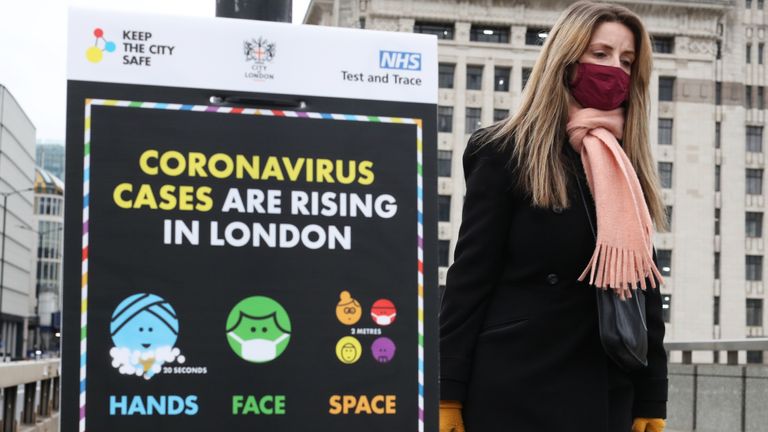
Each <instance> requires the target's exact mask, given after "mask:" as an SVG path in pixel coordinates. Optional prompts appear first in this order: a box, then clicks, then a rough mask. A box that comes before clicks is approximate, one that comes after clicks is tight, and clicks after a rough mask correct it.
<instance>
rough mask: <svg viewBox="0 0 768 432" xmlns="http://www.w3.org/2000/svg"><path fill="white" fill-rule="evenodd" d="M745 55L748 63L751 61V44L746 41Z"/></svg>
mask: <svg viewBox="0 0 768 432" xmlns="http://www.w3.org/2000/svg"><path fill="white" fill-rule="evenodd" d="M746 56H747V57H746V58H747V64H750V63H752V44H751V43H748V44H747V53H746Z"/></svg>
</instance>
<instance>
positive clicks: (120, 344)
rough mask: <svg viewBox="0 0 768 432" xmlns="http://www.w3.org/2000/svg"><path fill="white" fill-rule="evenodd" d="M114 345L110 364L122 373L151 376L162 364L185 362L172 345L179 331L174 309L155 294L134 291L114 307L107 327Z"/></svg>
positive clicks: (146, 377) (179, 352) (158, 370)
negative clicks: (134, 292) (135, 292)
mask: <svg viewBox="0 0 768 432" xmlns="http://www.w3.org/2000/svg"><path fill="white" fill-rule="evenodd" d="M109 330H110V335H111V336H112V342H113V343H114V344H115V346H114V347H113V348H112V349H111V350H110V351H109V354H110V355H111V356H112V367H114V368H116V369H118V370H119V371H120V373H122V374H124V375H136V376H143V377H144V378H145V379H150V378H152V377H153V376H154V375H155V374H157V373H159V372H160V371H161V370H162V366H163V364H165V363H170V362H173V361H178V362H179V363H184V356H182V355H181V351H180V350H179V348H176V347H174V344H176V339H177V337H178V334H179V320H178V318H177V317H176V311H175V310H174V309H173V307H172V306H171V305H170V303H168V302H167V301H165V300H164V299H163V298H162V297H160V296H158V295H155V294H148V293H140V294H134V295H132V296H130V297H128V298H126V299H125V300H123V301H122V302H120V304H119V305H117V307H116V308H115V310H114V312H113V313H112V321H111V322H110V326H109Z"/></svg>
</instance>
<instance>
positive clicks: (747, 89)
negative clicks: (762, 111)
mask: <svg viewBox="0 0 768 432" xmlns="http://www.w3.org/2000/svg"><path fill="white" fill-rule="evenodd" d="M744 103H745V104H746V105H747V109H750V108H752V86H749V85H748V86H744Z"/></svg>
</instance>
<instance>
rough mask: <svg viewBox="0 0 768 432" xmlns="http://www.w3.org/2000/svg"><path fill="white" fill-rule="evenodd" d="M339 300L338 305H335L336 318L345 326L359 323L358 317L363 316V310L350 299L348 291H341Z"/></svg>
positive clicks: (355, 301) (357, 303)
mask: <svg viewBox="0 0 768 432" xmlns="http://www.w3.org/2000/svg"><path fill="white" fill-rule="evenodd" d="M339 298H340V300H339V303H338V304H337V305H336V318H338V319H339V321H341V323H342V324H346V325H353V324H355V323H356V322H358V321H360V317H361V316H362V315H363V308H361V307H360V303H359V302H358V301H357V300H355V299H353V298H352V296H351V295H350V294H349V291H342V292H341V294H340V295H339Z"/></svg>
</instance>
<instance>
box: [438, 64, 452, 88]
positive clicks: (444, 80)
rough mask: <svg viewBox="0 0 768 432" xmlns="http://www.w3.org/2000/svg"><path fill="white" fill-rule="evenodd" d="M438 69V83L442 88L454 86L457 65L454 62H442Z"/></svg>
mask: <svg viewBox="0 0 768 432" xmlns="http://www.w3.org/2000/svg"><path fill="white" fill-rule="evenodd" d="M437 70H438V72H437V73H438V78H437V82H438V84H437V85H438V86H439V87H440V88H448V89H450V88H453V74H454V72H455V71H456V65H455V64H452V63H440V65H439V66H438V67H437Z"/></svg>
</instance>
